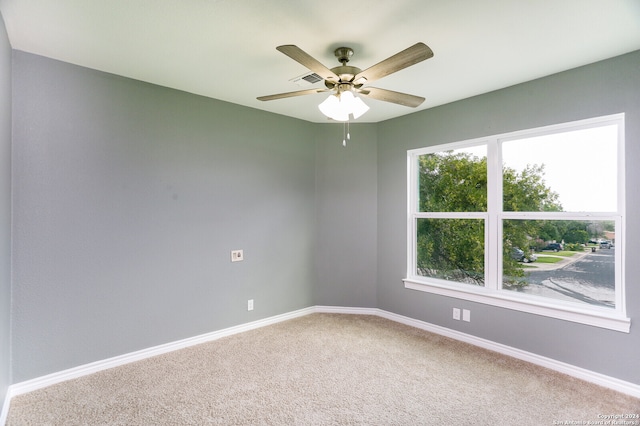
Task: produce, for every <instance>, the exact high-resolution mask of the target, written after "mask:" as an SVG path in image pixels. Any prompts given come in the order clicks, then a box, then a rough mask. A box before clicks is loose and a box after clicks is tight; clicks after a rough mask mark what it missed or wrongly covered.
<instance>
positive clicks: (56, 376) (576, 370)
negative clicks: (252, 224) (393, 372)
mask: <svg viewBox="0 0 640 426" xmlns="http://www.w3.org/2000/svg"><path fill="white" fill-rule="evenodd" d="M315 312H318V313H336V314H355V315H376V316H379V317H382V318H386V319H389V320H391V321H395V322H399V323H402V324H405V325H409V326H412V327H416V328H419V329H422V330H425V331H429V332H432V333H436V334H440V335H443V336H446V337H450V338H452V339H456V340H460V341H463V342H466V343H470V344H472V345H475V346H479V347H481V348H484V349H489V350H492V351H494V352H498V353H501V354H504V355H508V356H511V357H513V358H517V359H520V360H523V361H527V362H530V363H532V364H536V365H540V366H542V367H546V368H549V369H551V370H554V371H558V372H560V373H564V374H567V375H570V376H573V377H576V378H579V379H582V380H585V381H587V382H591V383H595V384H597V385H600V386H604V387H606V388H610V389H613V390H615V391H618V392H622V393H625V394H627V395H631V396H634V397H636V398H640V385H637V384H634V383H630V382H626V381H624V380H620V379H616V378H614V377H609V376H605V375H603V374H600V373H595V372H593V371H589V370H586V369H583V368H580V367H576V366H573V365H570V364H566V363H563V362H560V361H556V360H554V359H551V358H546V357H543V356H539V355H536V354H533V353H530V352H526V351H523V350H520V349H516V348H512V347H510V346H506V345H503V344H500V343H496V342H492V341H490V340H485V339H481V338H479V337H475V336H472V335H470V334H465V333H461V332H459V331H456V330H451V329H449V328H445V327H441V326H438V325H434V324H430V323H427V322H424V321H420V320H417V319H414V318H409V317H405V316H402V315H398V314H394V313H392V312H388V311H384V310H381V309H377V308H353V307H352V308H349V307H339V306H312V307H309V308H304V309H300V310H297V311H292V312H289V313H285V314H281V315H276V316H273V317H269V318H265V319H262V320H258V321H253V322H249V323H246V324H241V325H238V326H234V327H229V328H225V329H223V330H218V331H214V332H211V333H207V334H202V335H199V336H195V337H191V338H187V339H183V340H178V341H175V342H171V343H167V344H164V345H159V346H154V347H151V348H148V349H143V350H140V351H136V352H131V353H129V354H124V355H120V356H116V357H113V358H108V359H105V360H101V361H96V362H92V363H89V364H85V365H81V366H78V367H74V368H70V369H68V370H63V371H60V372H57V373H52V374H48V375H46V376H42V377H37V378H35V379H31V380H27V381H24V382H20V383H15V384H13V385H11V386H9V389H8V390H7V395H6V398H5V401H4V405H3V407H2V412H1V413H0V425H4V424H5V422H6V419H7V416H8V413H9V403H10V401H11V398H13V397H14V396H17V395H21V394H24V393H27V392H32V391H34V390H37V389H42V388H45V387H47V386H51V385H54V384H56V383H61V382H64V381H67V380H71V379H75V378H78V377H82V376H86V375H89V374H93V373H97V372H98V371H102V370H106V369H108V368H113V367H117V366H120V365H124V364H128V363H130V362H134V361H140V360H142V359H146V358H150V357H153V356H157V355H161V354H164V353H167V352H172V351H175V350H179V349H183V348H186V347H189V346H193V345H197V344H200V343H205V342H210V341H212V340H217V339H220V338H222V337H226V336H231V335H234V334H238V333H242V332H245V331H249V330H254V329H256V328H260V327H264V326H267V325H271V324H276V323H279V322H282V321H286V320H289V319H293V318H297V317H301V316H304V315H308V314H311V313H315Z"/></svg>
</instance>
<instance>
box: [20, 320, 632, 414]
mask: <svg viewBox="0 0 640 426" xmlns="http://www.w3.org/2000/svg"><path fill="white" fill-rule="evenodd" d="M622 413H640V400H639V399H636V398H632V397H630V396H627V395H623V394H620V393H617V392H614V391H611V390H607V389H604V388H601V387H598V386H595V385H592V384H589V383H585V382H583V381H580V380H577V379H574V378H572V377H568V376H565V375H562V374H558V373H555V372H553V371H550V370H547V369H544V368H541V367H537V366H534V365H531V364H528V363H526V362H522V361H518V360H515V359H512V358H509V357H506V356H503V355H499V354H496V353H494V352H490V351H487V350H483V349H479V348H477V347H474V346H471V345H468V344H465V343H461V342H458V341H455V340H451V339H448V338H445V337H441V336H438V335H435V334H430V333H427V332H425V331H422V330H418V329H415V328H412V327H408V326H405V325H402V324H397V323H395V322H392V321H388V320H385V319H382V318H378V317H374V316H361V315H337V314H312V315H308V316H305V317H301V318H298V319H294V320H290V321H286V322H283V323H279V324H275V325H272V326H268V327H264V328H260V329H257V330H253V331H249V332H246V333H243V334H239V335H235V336H231V337H226V338H223V339H220V340H216V341H213V342H210V343H205V344H202V345H198V346H194V347H191V348H187V349H183V350H180V351H176V352H172V353H169V354H165V355H162V356H158V357H154V358H150V359H147V360H144V361H140V362H136V363H132V364H128V365H125V366H122V367H117V368H113V369H110V370H106V371H103V372H100V373H96V374H93V375H90V376H86V377H82V378H79V379H75V380H71V381H68V382H65V383H61V384H57V385H54V386H50V387H48V388H45V389H41V390H38V391H34V392H31V393H29V394H25V395H21V396H18V397H16V398H14V399H13V400H12V402H11V407H10V411H9V419H8V424H9V425H12V426H14V425H168V424H171V425H206V424H220V425H536V426H538V425H553V424H560V423H559V422H574V423H567V424H588V423H587V422H589V421H590V422H597V421H599V420H602V418H601V417H599V416H603V415H611V414H622ZM554 422H556V423H554ZM578 422H584V423H578ZM562 424H565V423H562Z"/></svg>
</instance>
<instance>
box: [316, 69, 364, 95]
mask: <svg viewBox="0 0 640 426" xmlns="http://www.w3.org/2000/svg"><path fill="white" fill-rule="evenodd" d="M331 71H332V72H333V73H334V74H336V75H337V76H338V77H340V81H338V82H331V81H329V80H325V81H324V84H325V86H327V88H329V89H333V87H334V86H335V85H336V84H340V83H351V82H352V81H353V78H354V77H355V76H356V75H358V74H359V73H360V72H361V71H362V70H361V69H360V68H358V67H351V66H348V65H341V66H339V67H335V68H331Z"/></svg>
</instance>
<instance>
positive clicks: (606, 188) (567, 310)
mask: <svg viewBox="0 0 640 426" xmlns="http://www.w3.org/2000/svg"><path fill="white" fill-rule="evenodd" d="M408 192H409V194H408V195H409V196H408V201H409V202H408V224H407V225H408V226H407V229H408V238H407V239H408V253H409V256H408V261H407V277H406V279H405V280H404V281H405V286H406V287H407V288H411V289H415V290H423V291H428V292H432V293H437V294H442V295H447V296H452V297H456V298H463V299H467V300H473V301H477V302H482V303H487V304H492V305H496V306H502V307H506V308H510V309H517V310H521V311H525V312H530V313H534V314H539V315H546V316H550V317H554V318H560V319H565V320H569V321H575V322H580V323H585V324H589V325H595V326H599V327H605V328H609V329H614V330H618V331H625V332H628V331H629V327H630V320H629V319H628V318H627V317H626V310H625V302H624V274H623V270H624V269H623V264H624V241H623V238H624V229H623V228H624V215H623V213H624V114H616V115H612V116H607V117H599V118H594V119H589V120H583V121H578V122H572V123H565V124H560V125H554V126H549V127H544V128H538V129H531V130H525V131H520V132H513V133H509V134H502V135H494V136H491V137H487V138H482V139H475V140H469V141H463V142H458V143H453V144H447V145H439V146H434V147H429V148H422V149H417V150H411V151H409V152H408Z"/></svg>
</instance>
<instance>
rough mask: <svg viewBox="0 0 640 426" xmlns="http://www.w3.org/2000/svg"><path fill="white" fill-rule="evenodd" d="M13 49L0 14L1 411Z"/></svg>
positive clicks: (6, 348) (6, 341)
mask: <svg viewBox="0 0 640 426" xmlns="http://www.w3.org/2000/svg"><path fill="white" fill-rule="evenodd" d="M10 312H11V46H10V45H9V39H8V37H7V31H6V29H5V26H4V19H2V15H0V412H2V405H3V404H4V399H5V396H6V394H7V388H8V387H9V385H10V384H11V365H10V337H11V317H10V315H11V314H10Z"/></svg>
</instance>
